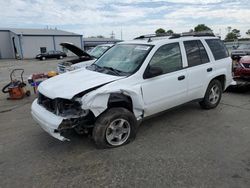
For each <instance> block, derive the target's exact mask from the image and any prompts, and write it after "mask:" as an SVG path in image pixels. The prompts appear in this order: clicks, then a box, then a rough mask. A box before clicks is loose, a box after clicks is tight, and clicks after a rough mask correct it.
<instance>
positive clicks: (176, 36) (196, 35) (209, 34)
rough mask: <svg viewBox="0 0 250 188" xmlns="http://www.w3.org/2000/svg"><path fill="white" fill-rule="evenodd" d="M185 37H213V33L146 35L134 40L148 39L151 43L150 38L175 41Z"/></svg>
mask: <svg viewBox="0 0 250 188" xmlns="http://www.w3.org/2000/svg"><path fill="white" fill-rule="evenodd" d="M187 36H193V37H206V36H210V37H215V35H214V33H213V32H212V31H200V32H183V33H173V34H172V35H170V34H167V33H166V34H165V33H161V34H148V35H141V36H139V37H136V38H134V40H140V39H148V42H152V39H151V38H156V37H169V39H175V38H180V37H187Z"/></svg>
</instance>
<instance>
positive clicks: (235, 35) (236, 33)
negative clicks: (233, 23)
mask: <svg viewBox="0 0 250 188" xmlns="http://www.w3.org/2000/svg"><path fill="white" fill-rule="evenodd" d="M239 37H240V30H238V29H233V30H232V31H231V32H229V33H228V34H227V35H226V38H225V40H227V41H228V40H236V39H238V38H239Z"/></svg>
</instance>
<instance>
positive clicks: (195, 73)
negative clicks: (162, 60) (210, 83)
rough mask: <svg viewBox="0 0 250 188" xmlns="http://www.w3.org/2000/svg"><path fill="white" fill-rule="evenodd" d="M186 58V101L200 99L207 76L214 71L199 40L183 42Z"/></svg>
mask: <svg viewBox="0 0 250 188" xmlns="http://www.w3.org/2000/svg"><path fill="white" fill-rule="evenodd" d="M183 43H184V47H185V50H186V57H187V63H188V67H187V74H188V94H187V95H188V99H189V101H191V100H194V99H198V98H202V97H203V95H204V89H205V88H206V83H207V80H208V77H209V74H211V73H212V71H213V69H214V65H213V63H211V62H210V59H209V57H208V54H207V52H206V50H205V47H204V45H203V43H202V42H201V40H190V41H184V42H183Z"/></svg>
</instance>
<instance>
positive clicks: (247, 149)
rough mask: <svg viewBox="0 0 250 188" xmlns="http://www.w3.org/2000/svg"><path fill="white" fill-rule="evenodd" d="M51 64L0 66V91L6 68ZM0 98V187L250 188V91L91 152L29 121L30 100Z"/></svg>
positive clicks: (82, 142)
mask: <svg viewBox="0 0 250 188" xmlns="http://www.w3.org/2000/svg"><path fill="white" fill-rule="evenodd" d="M57 62H58V61H56V60H54V61H44V62H40V61H31V60H29V61H28V60H26V61H12V60H11V61H7V60H6V61H0V87H1V88H2V87H3V85H4V84H6V83H8V81H9V78H8V76H9V72H10V70H11V69H13V68H17V67H20V68H24V69H25V71H26V72H25V78H27V76H28V75H29V74H31V73H33V72H43V71H48V70H51V69H55V67H56V65H57ZM5 97H6V95H4V94H2V93H1V94H0V187H4V188H5V187H46V188H47V187H211V188H214V187H219V188H223V187H225V188H234V187H235V188H238V187H246V188H249V187H250V91H248V92H244V93H236V92H230V93H224V95H223V99H222V102H221V104H220V105H219V106H218V108H216V109H214V110H210V111H206V110H201V109H200V108H199V105H198V104H197V103H189V104H186V105H184V106H182V107H179V108H177V109H174V110H171V111H168V112H166V113H164V114H162V115H160V116H158V117H155V118H153V119H150V120H147V121H145V122H143V123H142V125H141V127H140V130H139V132H138V136H137V138H136V140H135V141H134V142H132V143H130V144H128V145H126V146H124V147H120V148H116V149H109V150H98V149H96V148H95V146H94V144H93V142H92V141H91V139H90V138H87V137H84V136H82V137H81V136H78V135H75V134H73V133H72V134H71V141H70V142H61V141H58V140H56V139H54V138H52V137H51V136H49V135H48V134H47V133H46V132H45V131H43V130H42V129H41V128H40V127H39V126H37V125H36V123H35V122H34V121H33V120H32V118H31V115H30V105H31V102H32V100H33V99H34V98H35V96H34V94H33V95H32V96H31V97H30V98H26V99H24V100H21V101H7V100H6V99H5Z"/></svg>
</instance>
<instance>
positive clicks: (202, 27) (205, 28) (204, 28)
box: [194, 24, 212, 32]
mask: <svg viewBox="0 0 250 188" xmlns="http://www.w3.org/2000/svg"><path fill="white" fill-rule="evenodd" d="M194 31H195V32H199V31H212V29H210V28H209V27H208V26H206V25H205V24H198V25H197V26H196V27H195V28H194Z"/></svg>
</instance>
